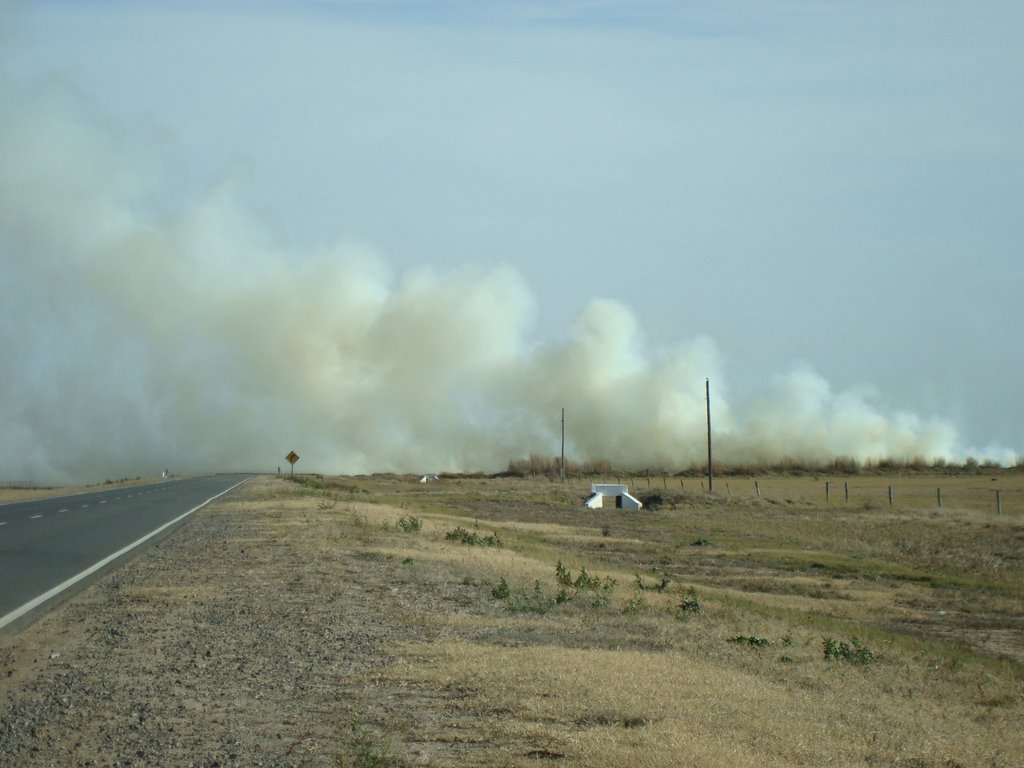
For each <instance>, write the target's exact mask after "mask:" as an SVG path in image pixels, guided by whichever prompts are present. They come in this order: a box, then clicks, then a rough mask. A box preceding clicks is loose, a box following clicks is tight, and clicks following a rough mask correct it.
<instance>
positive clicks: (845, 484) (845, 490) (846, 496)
mask: <svg viewBox="0 0 1024 768" xmlns="http://www.w3.org/2000/svg"><path fill="white" fill-rule="evenodd" d="M843 501H844V502H845V503H847V504H849V503H850V483H849V481H847V480H844V481H843Z"/></svg>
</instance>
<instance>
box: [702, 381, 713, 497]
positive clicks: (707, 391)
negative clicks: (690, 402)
mask: <svg viewBox="0 0 1024 768" xmlns="http://www.w3.org/2000/svg"><path fill="white" fill-rule="evenodd" d="M704 399H705V400H706V401H707V404H708V493H711V491H712V490H714V487H713V486H712V482H713V480H712V476H711V475H712V473H711V380H710V379H704Z"/></svg>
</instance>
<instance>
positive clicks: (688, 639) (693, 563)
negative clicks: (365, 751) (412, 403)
mask: <svg viewBox="0 0 1024 768" xmlns="http://www.w3.org/2000/svg"><path fill="white" fill-rule="evenodd" d="M776 480H778V482H779V486H778V488H779V491H780V498H779V499H778V500H773V499H772V497H771V495H770V493H769V490H770V489H772V485H771V483H772V482H775V481H776ZM872 480H874V481H880V485H881V487H882V488H883V489H884V488H885V487H886V485H887V484H888V479H887V478H884V477H882V478H872ZM1011 480H1012V477H1011ZM733 482H734V481H730V490H732V483H733ZM759 482H760V481H759ZM811 482H812V480H805V479H785V480H783V479H775V480H765V481H763V482H760V485H761V488H762V499H761V500H757V499H756V498H753V495H751V496H749V497H739V496H738V494H736V493H735V491H733V495H732V497H731V498H730V497H728V496H725V495H724V493H723V494H716V495H715V496H714V497H711V496H707V495H701V494H694V495H689V494H688V495H683V496H680V495H678V494H676V496H675V498H666V499H663V500H662V501H663V502H664V503H665V506H664V507H663V508H661V509H658V510H656V511H644V512H641V513H627V512H622V511H621V510H614V509H602V510H595V511H589V510H585V509H583V508H582V496H583V495H584V490H585V489H584V488H583V486H582V484H575V485H573V484H570V485H568V486H561V485H560V484H557V483H551V482H548V481H544V480H535V481H532V480H485V479H474V478H456V479H450V480H443V481H441V482H440V483H432V484H428V485H418V484H415V483H402V482H399V481H396V480H395V479H394V478H387V479H377V478H358V479H345V480H338V481H333V482H332V481H313V482H312V483H311V484H310V485H309V486H307V487H306V493H308V494H311V495H310V496H309V497H308V498H307V500H306V502H305V503H306V504H307V512H305V513H304V514H306V515H313V514H314V513H313V512H310V511H308V510H309V509H311V508H312V506H313V505H314V504H316V506H317V509H318V510H319V512H318V514H319V515H320V522H321V524H322V523H323V522H324V520H323V517H324V516H329V517H330V520H332V521H333V528H332V530H333V531H334V532H335V534H334V535H333V536H331V537H330V538H324V537H320V538H319V539H318V540H317V541H316V542H315V543H311V544H310V546H311V547H312V548H313V551H315V552H317V553H318V556H320V557H325V556H329V553H330V551H331V548H332V547H339V546H342V547H357V548H359V550H360V551H362V552H364V553H365V554H366V555H367V556H368V557H372V558H374V562H376V563H378V564H380V563H384V564H390V570H391V574H392V575H391V583H390V584H385V585H381V588H380V594H381V611H386V612H393V613H396V614H398V615H400V616H401V620H402V621H403V622H405V623H406V625H407V626H409V627H410V629H412V628H413V627H415V628H416V631H415V632H413V633H411V634H413V635H416V636H417V637H420V636H423V637H425V638H426V639H409V640H405V641H401V642H397V643H394V644H393V645H391V646H389V647H387V648H385V649H384V650H385V651H386V653H387V654H388V656H389V657H391V659H392V661H391V663H390V664H388V665H387V666H385V667H383V668H382V669H381V670H379V671H378V672H377V673H375V674H374V675H373V676H372V677H370V678H368V679H366V680H365V681H364V683H363V685H365V688H364V691H365V700H364V706H365V708H366V711H367V713H368V716H369V717H370V718H371V720H373V723H374V725H375V726H376V727H378V728H379V729H380V731H381V732H382V733H384V734H390V737H391V739H392V744H393V745H394V747H395V751H396V754H398V755H399V756H400V758H401V760H400V762H405V763H410V764H419V763H423V764H431V765H452V766H455V765H466V766H468V765H537V764H538V762H541V763H544V762H551V763H553V764H561V765H581V766H595V767H597V768H602V767H603V766H621V765H635V766H662V765H665V766H668V765H672V766H675V765H701V766H744V765H758V766H793V765H796V766H819V765H842V766H881V765H885V766H889V765H907V766H916V767H917V768H932V767H934V768H940V767H942V768H951V767H952V766H1016V765H1024V757H1022V756H1024V729H1021V728H1020V723H1021V722H1022V721H1024V561H1022V559H1021V547H1020V544H1021V543H1022V542H1024V518H1022V516H1021V515H1015V514H1008V513H1006V512H1005V511H1004V514H1003V515H1002V516H996V515H995V513H994V511H991V512H990V511H984V509H983V508H982V509H979V510H975V509H970V508H965V507H959V508H950V507H944V508H943V510H942V511H941V512H939V511H937V510H935V509H930V508H927V507H924V508H920V507H915V506H911V505H907V506H905V505H901V504H899V503H896V504H894V505H893V506H892V507H890V506H889V505H888V503H885V504H883V505H875V504H854V503H853V502H852V501H851V504H849V505H836V504H833V505H831V506H826V505H825V504H824V499H823V498H822V500H821V502H820V503H812V502H810V501H806V500H804V497H803V496H802V495H801V494H800V493H799V492H798V491H800V489H801V488H810V487H812V486H811V485H810V483H811ZM923 482H928V481H923ZM971 482H974V483H977V481H976V479H966V481H965V482H964V483H963V488H962V490H963V492H964V494H965V498H967V500H968V501H972V502H976V501H979V500H983V498H984V497H985V495H986V494H987V493H988V491H989V489H988V488H987V487H985V488H984V489H982V490H980V491H977V492H976V494H975V496H973V497H972V496H970V495H969V494H968V491H969V490H970V487H973V486H969V483H971ZM786 483H788V485H785V484H786ZM654 485H655V487H653V488H652V490H656V484H654ZM716 488H717V486H716ZM840 488H841V486H840ZM354 489H356V490H357V491H358V493H356V492H355V491H354ZM639 490H640V491H641V492H643V491H645V490H646V489H645V488H642V487H641V489H639ZM724 490H725V489H724V487H723V491H724ZM666 496H668V494H666ZM787 497H788V499H789V500H788V501H787ZM354 498H358V499H359V501H353V499H354ZM840 498H841V497H840ZM403 516H405V517H408V516H415V517H417V518H418V520H419V521H420V522H421V523H422V527H421V530H420V531H419V532H412V533H409V532H403V531H401V530H400V529H399V528H398V527H397V526H396V522H397V521H398V520H399V519H400V518H401V517H403ZM456 526H463V527H465V528H466V529H467V530H472V531H477V532H479V533H480V534H481V535H488V534H497V535H498V536H499V537H500V539H501V541H502V542H503V546H502V547H500V548H493V547H481V546H467V545H465V544H457V543H453V542H451V541H447V540H446V539H445V533H446V532H447V531H449V530H452V529H453V528H455V527H456ZM698 543H700V544H701V545H700V546H695V545H696V544H698ZM558 561H561V562H562V563H563V564H564V566H565V567H567V568H568V569H569V570H570V571H571V575H572V577H573V578H576V577H577V576H578V574H579V573H580V569H581V568H586V569H587V571H588V573H590V574H591V575H592V576H595V577H597V578H598V579H601V580H604V579H614V580H615V585H614V587H612V588H611V589H609V590H607V591H606V592H602V591H600V590H590V591H588V590H581V591H580V592H579V594H578V595H577V596H575V598H574V599H569V600H567V601H565V602H557V601H556V597H557V595H558V593H559V591H560V589H564V588H565V585H564V584H559V582H558V581H557V579H556V574H555V563H556V562H558ZM638 576H639V577H640V580H641V581H642V583H643V585H644V586H645V587H647V589H640V588H639V587H638V585H637V577H638ZM662 579H665V580H667V587H666V588H665V589H664V590H663V591H658V590H657V589H656V588H655V587H657V586H659V585H660V584H661V580H662ZM503 587H507V596H504V595H505V593H504V592H502V591H501V589H502V588H503ZM568 592H569V596H570V597H571V596H572V595H573V594H574V593H575V591H574V590H572V589H569V590H568ZM688 599H693V600H696V601H697V602H698V603H699V604H700V610H699V611H690V612H685V611H682V610H681V609H680V606H681V605H682V604H683V601H685V600H688ZM737 637H757V638H762V639H764V640H766V641H767V644H766V645H763V646H760V647H758V646H755V645H751V644H750V643H739V642H733V640H734V639H735V638H737ZM825 637H832V638H835V640H836V641H837V642H845V643H847V644H852V642H853V638H854V637H858V638H861V639H862V641H863V643H864V645H865V646H867V647H868V648H869V649H870V650H871V651H873V653H874V654H875V655H874V658H873V659H872V660H871V663H868V664H854V663H850V662H847V661H842V660H826V659H825V656H824V652H823V649H824V646H823V639H824V638H825ZM375 697H379V698H381V699H384V700H387V701H391V702H392V704H389V705H388V706H387V707H384V709H383V711H382V710H381V709H380V708H379V706H380V705H379V703H378V704H374V699H375ZM374 713H377V714H374ZM396 764H397V763H396Z"/></svg>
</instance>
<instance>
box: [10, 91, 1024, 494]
mask: <svg viewBox="0 0 1024 768" xmlns="http://www.w3.org/2000/svg"><path fill="white" fill-rule="evenodd" d="M0 168H2V169H3V171H2V173H0V290H2V295H3V296H4V300H3V305H2V308H0V323H2V325H0V355H2V356H3V360H4V365H3V373H2V379H0V422H2V424H3V425H4V432H3V441H2V443H0V479H31V480H35V481H37V482H65V481H82V480H85V481H91V480H98V479H101V478H110V477H116V476H123V475H135V474H151V473H153V472H156V471H158V470H159V469H161V468H164V467H170V468H172V469H173V470H176V471H200V470H222V469H245V470H250V469H253V470H260V469H262V470H273V469H274V467H275V466H278V465H280V464H281V463H282V457H283V456H284V454H285V453H287V452H288V451H289V450H295V451H297V452H298V453H299V454H300V455H301V456H302V460H301V463H300V465H299V466H300V468H305V469H308V470H319V471H326V472H364V471H375V470H380V471H384V470H395V471H413V470H422V469H431V470H445V471H454V470H467V471H468V470H499V469H502V468H504V466H505V465H506V463H507V462H508V460H509V459H510V458H518V457H522V456H525V455H527V454H529V453H534V452H536V453H541V454H545V455H555V454H556V453H557V452H558V448H559V431H560V411H561V408H563V407H564V408H566V409H567V411H568V414H569V429H568V433H567V449H568V450H567V453H568V454H569V455H570V456H571V457H572V458H574V459H576V460H585V459H608V460H610V461H612V462H613V463H615V464H619V465H624V466H637V467H643V466H664V467H682V466H688V465H690V464H691V463H696V462H700V461H702V460H703V457H704V450H705V448H704V435H705V432H704V430H705V421H704V419H705V411H704V408H705V406H704V379H705V377H711V378H712V380H713V381H714V382H715V385H716V389H715V392H716V393H717V392H718V391H721V388H720V387H719V386H718V384H719V382H720V380H721V366H720V362H719V359H718V354H717V351H716V349H715V346H714V344H713V342H712V341H710V340H709V339H706V338H698V339H695V340H693V341H690V342H688V343H685V344H682V345H680V346H678V347H677V348H675V349H671V350H660V351H659V350H648V349H646V347H645V343H644V339H643V334H642V332H641V330H640V329H639V328H638V326H637V322H636V319H635V317H634V316H633V314H632V313H631V312H630V310H629V309H628V308H626V307H625V306H623V305H621V304H619V303H615V302H611V301H603V300H595V301H593V302H592V303H591V304H590V305H588V306H586V307H585V308H583V310H582V312H581V313H580V315H579V318H578V320H577V322H576V324H575V326H574V327H573V328H572V329H571V330H570V332H569V333H568V334H567V336H566V338H565V340H562V341H544V342H536V341H533V340H531V338H530V333H531V330H532V327H533V321H534V316H535V307H534V299H533V296H532V294H531V292H530V290H529V288H528V286H527V285H525V284H524V281H523V280H522V278H521V277H520V276H519V275H518V274H517V273H516V272H515V271H513V270H511V269H508V268H504V267H491V268H483V269H473V268H467V269H464V270H462V271H459V272H456V273H454V274H443V275H442V274H436V273H434V272H433V271H431V270H430V269H429V268H423V269H420V270H415V271H412V272H410V273H407V274H403V275H399V276H394V275H392V274H391V273H390V270H389V269H388V268H387V267H386V265H385V264H384V263H383V262H382V260H381V259H380V258H379V257H378V256H376V255H375V254H374V253H373V252H372V251H371V250H370V249H368V248H365V247H362V246H359V245H356V244H350V243H344V242H342V243H339V244H337V245H335V246H333V247H330V248H324V249H322V250H320V251H317V252H305V253H293V252H289V251H288V250H287V249H286V248H282V247H281V246H280V245H278V244H277V243H275V242H274V239H273V237H272V236H271V234H270V233H268V232H267V231H265V230H264V229H263V228H262V226H261V225H260V223H259V222H258V221H257V220H256V219H255V217H254V216H252V215H251V214H250V213H248V212H247V211H246V210H245V209H244V206H242V205H241V204H240V203H239V201H238V196H237V195H236V194H235V193H234V191H233V189H232V186H231V183H230V182H225V183H222V184H219V185H217V186H215V187H214V188H212V189H210V190H209V191H208V193H207V194H205V195H204V196H202V197H201V198H200V199H198V200H194V201H192V202H190V203H188V204H186V205H183V206H180V207H179V208H178V209H176V210H170V211H169V210H168V205H167V203H166V198H167V197H168V195H166V194H164V193H163V191H162V189H161V182H162V179H163V178H164V176H165V170H166V169H165V167H164V166H163V164H162V161H161V157H160V153H158V152H157V153H153V152H152V151H150V149H148V148H147V147H146V146H140V143H139V142H137V141H136V140H135V139H134V138H133V137H132V136H130V135H127V134H126V133H125V132H124V131H123V130H121V129H119V128H118V127H117V126H113V125H111V124H109V122H108V121H105V120H104V119H103V118H102V117H100V116H97V115H96V114H95V113H94V111H92V110H91V109H90V108H89V107H88V105H86V104H84V103H83V102H82V100H81V99H80V98H79V97H78V96H76V95H75V93H74V92H72V91H70V90H68V89H63V88H60V87H45V88H33V89H31V90H28V89H18V88H16V87H15V86H14V85H12V84H11V83H9V82H6V81H0ZM873 399H875V395H874V393H872V392H870V391H869V390H859V391H848V392H840V393H833V392H832V391H831V388H830V387H829V384H828V383H827V382H826V381H825V380H824V379H822V378H821V377H820V376H819V375H817V374H816V373H815V372H814V371H813V370H812V369H810V368H807V367H798V368H796V369H794V371H793V372H792V373H790V374H788V375H784V376H781V377H778V378H777V379H775V380H774V383H773V384H772V385H771V387H770V388H769V389H768V391H766V392H765V393H764V394H763V395H762V396H760V397H757V398H755V399H754V400H753V401H751V402H749V403H746V404H744V405H741V406H738V407H735V408H734V407H732V406H731V405H730V404H729V403H728V402H727V401H726V400H725V399H722V398H720V397H718V396H717V394H716V395H714V396H713V406H714V410H713V416H714V420H715V428H716V434H717V435H718V438H717V440H718V446H719V448H718V452H717V458H718V459H720V460H721V461H723V462H744V463H749V462H772V461H777V460H779V459H781V458H783V457H790V458H794V459H803V460H811V461H827V460H829V459H831V458H836V457H845V456H849V457H853V458H856V459H860V460H871V459H880V458H885V457H900V458H911V457H923V458H925V459H928V460H932V459H936V458H945V459H949V460H958V459H961V458H962V457H963V456H964V455H965V453H966V451H965V450H964V448H963V447H962V446H960V444H959V440H958V436H957V434H956V431H955V430H954V429H953V427H952V426H951V425H950V424H949V423H948V422H946V421H944V420H941V419H930V420H923V419H921V418H919V417H917V416H914V415H913V414H909V413H892V414H886V413H882V412H880V410H879V409H878V408H876V407H874V406H873V405H872V400H873ZM994 450H995V451H996V452H995V453H992V454H990V456H991V457H992V458H996V459H998V460H1001V461H1015V460H1016V457H1015V456H1014V455H1013V454H1012V452H1006V451H1002V452H998V449H994ZM975 455H977V454H975Z"/></svg>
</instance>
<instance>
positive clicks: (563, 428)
mask: <svg viewBox="0 0 1024 768" xmlns="http://www.w3.org/2000/svg"><path fill="white" fill-rule="evenodd" d="M561 467H562V482H563V483H564V482H565V408H563V409H562V464H561Z"/></svg>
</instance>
